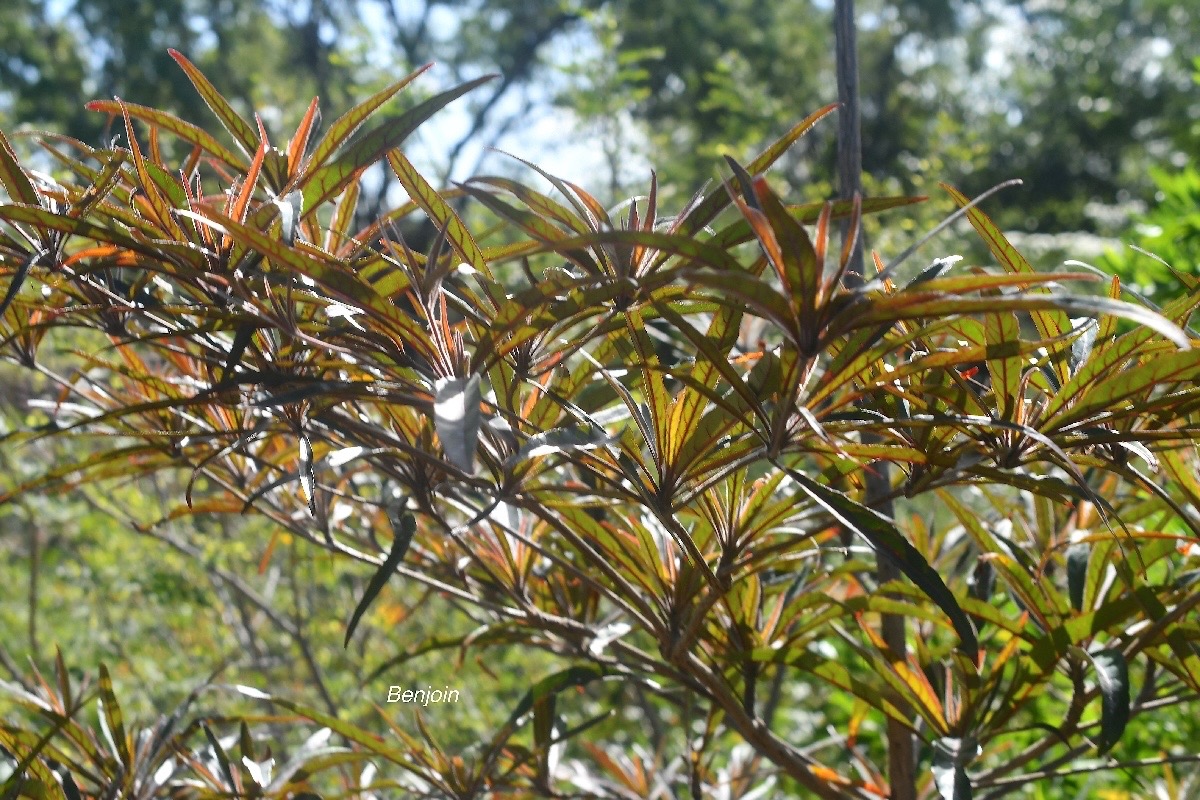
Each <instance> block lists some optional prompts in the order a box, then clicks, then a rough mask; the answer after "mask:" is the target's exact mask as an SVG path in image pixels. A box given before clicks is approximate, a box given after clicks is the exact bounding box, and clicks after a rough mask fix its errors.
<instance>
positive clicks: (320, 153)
mask: <svg viewBox="0 0 1200 800" xmlns="http://www.w3.org/2000/svg"><path fill="white" fill-rule="evenodd" d="M432 66H433V64H426V65H425V66H423V67H421V68H419V69H417V70H415V71H414V72H412V73H410V74H409V75H406V76H405V77H403V78H401V79H400V80H398V81H396V82H395V83H393V84H392V85H391V86H387V87H385V88H384V89H381V90H380V91H378V92H376V93H375V94H373V95H371V96H370V97H368V98H367V99H366V100H364V101H363V102H361V103H359V104H358V105H356V106H355V107H354V108H352V109H350V110H349V111H347V112H346V113H345V114H343V115H342V116H340V117H338V118H337V120H336V121H335V122H334V123H333V124H332V125H330V126H329V130H327V131H326V132H325V135H324V136H322V137H321V141H319V142H317V146H316V147H314V148H313V151H312V156H310V159H311V160H310V162H309V165H308V167H307V168H306V170H305V172H306V173H308V174H311V173H312V172H313V171H314V170H316V169H318V168H320V167H321V166H323V165H324V164H325V161H326V160H327V159H328V158H329V157H330V156H331V155H333V153H334V151H336V150H337V149H338V147H339V146H340V145H341V144H342V142H344V141H346V140H347V139H349V138H350V137H351V136H353V135H354V132H355V131H357V130H358V129H359V127H361V126H362V124H363V123H364V122H366V121H367V120H368V119H369V118H370V117H371V115H372V114H374V113H375V112H376V111H377V110H378V109H379V108H380V107H381V106H382V105H383V104H384V103H386V102H387V101H388V100H391V99H392V98H393V97H395V96H396V93H397V92H399V91H400V90H401V89H403V88H404V87H405V86H408V84H410V83H412V82H413V80H414V79H415V78H416V77H417V76H418V75H421V74H422V73H424V72H425V71H426V70H428V69H429V68H430V67H432Z"/></svg>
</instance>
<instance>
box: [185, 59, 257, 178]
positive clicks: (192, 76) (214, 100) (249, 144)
mask: <svg viewBox="0 0 1200 800" xmlns="http://www.w3.org/2000/svg"><path fill="white" fill-rule="evenodd" d="M167 52H168V53H169V54H170V55H171V58H173V59H175V63H176V64H178V65H179V66H180V68H182V69H183V71H184V72H185V73H187V76H188V80H190V81H191V82H192V86H195V87H196V91H197V92H199V93H200V97H201V98H203V99H204V102H205V104H206V105H207V106H208V107H209V108H210V109H212V112H213V113H214V114H216V115H217V119H219V120H221V124H222V125H224V126H225V130H227V131H229V132H230V133H231V134H232V135H233V138H234V139H236V140H237V143H238V144H239V145H241V147H242V150H243V152H245V153H246V155H247V157H248V156H249V155H250V154H251V153H253V152H254V151H255V150H257V149H258V136H257V134H256V133H255V131H254V128H253V127H252V126H251V125H250V123H249V122H246V120H244V119H242V118H241V117H240V116H239V115H238V113H237V112H236V111H234V110H233V106H231V105H230V104H229V101H228V100H226V99H225V98H224V97H223V96H222V95H221V93H220V92H218V91H217V88H216V87H215V86H213V85H212V83H210V82H209V80H208V78H206V77H204V73H203V72H201V71H200V70H199V69H198V68H197V67H196V65H195V64H193V63H192V62H191V61H189V60H188V59H187V57H186V56H185V55H183V53H180V52H179V51H178V50H168V51H167Z"/></svg>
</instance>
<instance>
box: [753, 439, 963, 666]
mask: <svg viewBox="0 0 1200 800" xmlns="http://www.w3.org/2000/svg"><path fill="white" fill-rule="evenodd" d="M776 466H778V467H780V469H782V470H784V471H785V472H786V473H787V474H788V476H789V477H791V479H792V480H794V481H796V483H798V484H799V485H800V488H801V489H803V490H804V493H805V494H807V495H808V496H809V497H811V498H812V499H813V500H814V501H816V503H817V505H819V506H821V507H822V508H824V509H825V510H826V511H828V512H829V513H830V514H831V515H832V516H833V518H834V519H836V520H837V521H838V522H839V523H841V524H842V525H844V526H845V527H846V528H847V529H849V530H850V531H852V532H854V533H857V534H858V535H859V536H862V537H863V538H864V539H866V540H867V542H868V543H870V545H871V547H872V548H874V550H875V552H876V553H878V554H879V555H881V556H883V557H884V558H887V559H888V560H889V561H891V562H892V563H893V564H895V565H896V567H897V568H898V569H899V570H900V571H901V572H903V573H904V574H905V575H907V576H908V577H909V579H910V580H912V582H913V583H915V584H916V585H917V587H918V588H920V589H921V591H923V592H925V594H927V595H928V596H929V599H931V600H933V602H934V603H935V604H937V606H938V607H939V608H940V609H942V611H943V612H945V614H946V616H948V617H949V618H950V623H951V625H953V626H954V630H955V632H956V633H958V638H959V645H958V646H959V649H960V650H962V651H963V652H964V653H965V654H966V655H967V656H968V657H969V658H970V659H971V660H972V661H975V660H977V659H978V656H979V640H978V637H977V635H976V633H975V627H974V626H973V625H972V624H971V619H970V617H968V616H967V615H966V613H965V612H964V611H963V610H962V607H961V606H959V604H958V600H956V599H955V597H954V593H953V592H951V591H950V589H949V587H947V586H946V583H945V581H943V580H942V576H941V575H939V574H938V573H937V570H935V569H934V568H933V567H931V566H929V562H928V561H926V560H925V558H924V557H923V556H922V555H921V553H920V552H919V551H918V550H917V549H916V548H915V547H913V546H912V545H911V544H910V543H909V542H908V540H907V539H905V538H904V537H903V536H901V535H900V532H899V531H897V530H896V526H895V524H894V523H893V522H892V521H891V520H890V519H888V518H887V517H885V516H883V515H882V514H880V513H879V512H878V511H875V510H874V509H871V508H867V507H866V506H864V505H862V504H860V503H857V502H855V501H854V500H852V499H850V498H849V497H847V496H846V495H844V494H842V493H841V492H839V491H837V490H836V489H832V488H830V487H828V486H825V485H823V484H820V483H817V482H816V481H814V480H812V479H811V478H809V477H808V476H806V475H803V474H801V473H799V472H797V471H796V470H794V469H790V468H788V467H785V466H783V465H782V464H779V463H778V462H776Z"/></svg>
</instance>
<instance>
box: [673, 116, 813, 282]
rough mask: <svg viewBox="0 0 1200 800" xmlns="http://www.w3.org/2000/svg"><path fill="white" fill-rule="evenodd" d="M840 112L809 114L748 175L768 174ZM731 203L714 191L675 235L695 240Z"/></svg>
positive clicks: (751, 165) (748, 168) (749, 168)
mask: <svg viewBox="0 0 1200 800" xmlns="http://www.w3.org/2000/svg"><path fill="white" fill-rule="evenodd" d="M836 108H837V103H830V104H829V105H827V106H825V107H824V108H821V109H818V110H816V111H814V112H813V113H811V114H809V115H808V116H807V117H805V118H804V119H803V120H801V121H800V122H798V123H797V124H796V125H794V126H793V127H792V129H791V130H790V131H788V132H787V133H785V134H784V135H783V136H781V137H780V138H779V139H778V140H777V141H775V142H774V143H773V144H771V145H770V146H769V147H767V149H766V150H764V151H763V152H762V153H760V154H759V155H758V158H756V159H754V160H753V161H751V162H750V163H749V164H747V165H746V172H748V173H749V174H751V175H759V174H761V173H763V172H766V171H767V168H768V167H770V166H771V165H772V164H774V163H775V162H776V161H778V160H779V157H780V156H782V155H783V154H784V153H785V152H787V150H788V148H789V147H791V146H792V145H793V144H795V143H796V141H797V140H799V139H800V137H801V136H803V135H804V134H806V133H808V132H809V130H811V129H812V127H813V126H814V125H816V124H817V122H819V121H820V120H821V119H822V118H823V117H825V116H826V115H828V114H830V113H832V112H833V111H834V109H836ZM729 203H730V199H729V194H728V193H727V192H725V191H724V190H723V189H722V190H720V191H715V192H713V193H711V194H709V195H708V196H707V197H705V198H704V199H703V200H701V201H700V202H699V203H698V204H696V205H695V206H694V207H693V208H692V209H691V210H690V211H688V212H687V213H686V214H685V215H684V217H683V219H682V220H680V221H679V223H678V225H676V226H675V227H674V228H673V230H672V232H674V233H680V234H683V235H685V236H693V235H695V234H697V233H699V232H700V231H701V230H703V229H704V226H705V225H707V224H708V223H709V222H712V220H713V219H714V218H715V217H716V216H717V214H720V213H721V211H722V210H723V209H724V208H725V207H726V206H728V205H729ZM664 260H665V257H664V256H661V255H660V256H659V257H658V258H657V259H655V264H654V266H655V267H657V266H658V265H659V264H660V263H661V262H662V261H664Z"/></svg>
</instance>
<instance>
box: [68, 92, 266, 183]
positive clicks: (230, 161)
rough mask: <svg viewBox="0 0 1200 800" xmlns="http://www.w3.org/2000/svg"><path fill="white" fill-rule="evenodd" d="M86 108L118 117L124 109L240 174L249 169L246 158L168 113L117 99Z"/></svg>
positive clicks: (96, 102)
mask: <svg viewBox="0 0 1200 800" xmlns="http://www.w3.org/2000/svg"><path fill="white" fill-rule="evenodd" d="M86 108H87V109H88V111H102V112H105V113H108V114H114V115H117V114H120V113H121V112H122V108H123V109H124V110H125V111H126V112H128V113H129V116H131V117H136V118H138V119H140V120H142V121H143V122H147V123H149V124H151V125H154V126H157V127H159V128H162V129H163V130H167V131H170V132H171V133H173V134H175V135H176V136H178V137H179V138H180V139H183V140H184V141H185V142H188V143H189V144H192V145H195V146H196V147H199V148H200V149H201V150H203V151H204V152H206V153H208V154H209V155H211V156H213V157H215V158H216V159H218V160H219V161H221V162H223V163H225V164H226V165H228V166H230V167H233V168H234V169H236V170H238V171H239V172H243V171H245V169H246V159H245V158H243V157H242V156H239V155H238V154H237V153H235V152H233V151H232V150H230V149H229V148H228V147H226V146H225V145H223V144H221V143H220V142H218V141H217V140H216V139H215V138H213V136H212V134H210V133H208V132H207V131H205V130H204V129H203V128H200V127H198V126H196V125H193V124H192V123H190V122H185V121H184V120H181V119H179V118H178V117H175V116H172V115H170V114H168V113H166V112H164V111H159V110H158V109H156V108H149V107H148V106H142V105H138V104H137V103H126V102H118V101H116V100H93V101H92V102H90V103H88V104H87V106H86Z"/></svg>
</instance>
